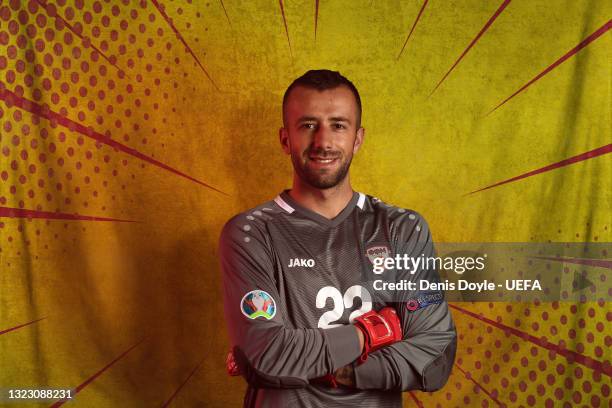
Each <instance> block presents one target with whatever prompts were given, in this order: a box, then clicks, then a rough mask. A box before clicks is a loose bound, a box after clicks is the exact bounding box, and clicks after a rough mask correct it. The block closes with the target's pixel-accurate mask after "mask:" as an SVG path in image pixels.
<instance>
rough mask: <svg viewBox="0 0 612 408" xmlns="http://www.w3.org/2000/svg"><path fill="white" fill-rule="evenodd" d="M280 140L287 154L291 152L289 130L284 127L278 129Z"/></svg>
mask: <svg viewBox="0 0 612 408" xmlns="http://www.w3.org/2000/svg"><path fill="white" fill-rule="evenodd" d="M278 140H279V141H280V144H281V147H282V148H283V151H284V152H285V153H286V154H291V145H290V143H289V132H287V129H285V128H284V127H282V128H280V129H279V130H278Z"/></svg>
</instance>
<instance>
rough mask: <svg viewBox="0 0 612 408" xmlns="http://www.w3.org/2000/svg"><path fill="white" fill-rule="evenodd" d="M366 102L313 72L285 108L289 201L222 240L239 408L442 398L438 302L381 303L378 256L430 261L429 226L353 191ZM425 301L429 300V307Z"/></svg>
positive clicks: (443, 309) (236, 222)
mask: <svg viewBox="0 0 612 408" xmlns="http://www.w3.org/2000/svg"><path fill="white" fill-rule="evenodd" d="M364 133H365V132H364V129H363V128H362V127H361V100H360V97H359V93H358V92H357V89H356V88H355V86H354V85H353V84H352V83H351V82H350V81H349V80H348V79H346V78H344V77H343V76H342V75H340V74H339V73H337V72H332V71H328V70H316V71H308V72H307V73H306V74H304V75H303V76H302V77H300V78H298V79H296V80H295V81H294V82H293V83H292V84H291V85H290V86H289V88H288V89H287V91H286V92H285V96H284V99H283V127H282V128H281V129H280V132H279V136H280V143H281V146H282V148H283V150H284V152H285V153H286V154H288V155H290V156H291V161H292V162H293V168H294V176H293V186H292V189H291V190H288V191H284V192H282V193H281V194H280V195H279V196H278V197H276V198H275V199H274V200H272V201H269V202H266V203H264V204H262V205H260V206H258V207H255V208H253V209H251V210H249V211H246V212H244V213H242V214H239V215H237V216H235V217H234V218H232V219H231V220H230V221H229V222H228V223H227V224H226V226H225V227H224V229H223V232H222V234H221V240H220V257H221V265H222V270H223V283H224V305H225V314H226V322H227V325H228V328H229V332H230V338H231V341H232V345H233V356H232V355H230V361H229V363H230V364H233V361H232V360H231V357H233V358H234V359H235V363H236V364H237V366H238V370H239V371H240V372H241V373H242V374H243V375H244V376H245V378H246V379H247V381H248V382H249V386H248V390H247V394H246V396H245V399H244V404H245V406H246V407H349V406H351V407H352V406H368V407H370V406H371V407H401V406H402V398H401V391H406V390H425V391H433V390H437V389H439V388H441V387H442V386H443V385H444V384H445V383H446V380H447V378H448V376H449V374H450V371H451V368H452V364H453V361H454V358H455V350H456V332H455V327H454V324H453V321H452V318H451V315H450V313H449V310H448V306H447V304H446V302H445V301H444V300H443V298H442V295H441V294H440V293H438V295H439V296H427V297H426V298H427V299H435V300H433V301H423V299H424V297H423V296H420V295H421V294H420V293H419V292H418V291H407V290H405V291H398V292H394V293H387V292H382V291H377V290H376V289H375V286H376V285H373V284H372V282H374V281H375V280H385V279H386V280H387V281H390V280H392V277H395V278H397V279H407V280H410V281H415V282H416V281H418V280H421V279H426V280H429V281H436V280H438V279H439V278H438V274H437V272H436V271H435V270H427V269H421V270H418V271H416V273H414V274H410V273H403V272H402V271H400V270H387V271H385V272H384V273H382V274H381V273H380V272H377V273H375V272H374V270H373V262H374V260H375V259H376V258H377V257H393V256H395V255H396V254H400V255H402V256H403V255H404V254H407V255H408V256H411V257H419V256H422V255H424V256H434V255H435V254H434V249H433V243H432V240H431V235H430V232H429V229H428V226H427V224H426V222H425V221H424V220H423V218H422V217H421V216H419V215H418V214H417V213H415V212H414V211H410V210H404V209H402V208H397V207H393V206H390V205H387V204H385V203H383V202H382V201H380V200H378V199H375V198H373V197H370V196H366V195H364V194H362V193H357V192H355V191H353V189H352V188H351V184H350V179H349V167H350V164H351V160H352V158H353V155H354V154H355V153H357V152H358V150H359V148H360V147H361V145H362V143H363V140H364ZM429 295H431V294H429Z"/></svg>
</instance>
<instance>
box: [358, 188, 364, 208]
mask: <svg viewBox="0 0 612 408" xmlns="http://www.w3.org/2000/svg"><path fill="white" fill-rule="evenodd" d="M357 194H359V199H358V200H357V207H359V209H361V210H363V205H364V204H365V200H366V195H365V194H363V193H359V192H358V193H357Z"/></svg>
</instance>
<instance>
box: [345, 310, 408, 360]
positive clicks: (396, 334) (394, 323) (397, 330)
mask: <svg viewBox="0 0 612 408" xmlns="http://www.w3.org/2000/svg"><path fill="white" fill-rule="evenodd" d="M354 324H355V326H356V327H357V328H358V329H360V330H361V331H362V332H363V340H364V344H363V353H361V356H359V358H358V359H357V362H358V363H359V364H361V363H363V362H365V361H366V359H367V358H368V354H370V353H371V352H373V351H376V350H378V349H380V348H382V347H385V346H388V345H389V344H393V343H395V342H397V341H400V340H401V339H402V325H401V324H400V321H399V317H398V316H397V312H396V311H395V309H393V308H392V307H385V308H383V309H381V310H380V311H378V312H375V311H373V310H372V311H370V312H367V313H364V314H362V315H361V316H359V317H357V318H356V319H355V323H354Z"/></svg>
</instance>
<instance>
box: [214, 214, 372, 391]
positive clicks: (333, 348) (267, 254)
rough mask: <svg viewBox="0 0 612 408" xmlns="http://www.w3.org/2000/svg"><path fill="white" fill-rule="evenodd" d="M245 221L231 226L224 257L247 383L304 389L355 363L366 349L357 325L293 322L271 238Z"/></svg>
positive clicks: (232, 328) (235, 340)
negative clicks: (281, 288) (303, 325)
mask: <svg viewBox="0 0 612 408" xmlns="http://www.w3.org/2000/svg"><path fill="white" fill-rule="evenodd" d="M241 218H243V217H241V216H237V217H234V219H232V220H230V221H229V222H228V223H227V224H226V225H225V227H224V229H223V231H222V233H221V238H220V243H219V254H220V261H221V269H222V273H223V292H224V309H225V319H226V324H227V327H228V329H229V334H230V340H231V342H232V345H233V351H234V354H235V358H236V362H237V363H238V365H239V367H240V369H241V371H242V372H243V374H245V377H246V379H247V381H248V382H249V383H250V384H251V385H252V386H256V387H275V388H295V387H301V386H305V385H306V384H307V383H308V380H310V379H313V378H318V377H321V376H324V375H326V374H329V373H332V372H333V371H334V370H336V369H337V368H340V367H342V366H344V365H346V364H349V363H351V362H352V361H354V360H355V359H356V358H357V357H358V356H359V354H360V349H359V339H358V337H357V333H356V331H355V328H354V327H353V326H348V325H347V326H341V327H337V328H332V329H328V330H323V329H317V328H295V327H293V326H292V325H291V324H289V321H288V319H287V316H286V313H287V312H286V310H287V309H286V305H285V304H284V302H283V298H282V296H281V294H280V293H279V290H278V289H277V278H276V273H277V272H275V271H276V269H275V268H276V261H275V257H274V253H273V251H274V249H273V248H272V245H271V243H270V242H269V235H267V234H265V233H264V232H263V231H261V229H262V228H264V227H261V226H257V225H255V224H254V223H246V222H241ZM245 221H246V218H245Z"/></svg>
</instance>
